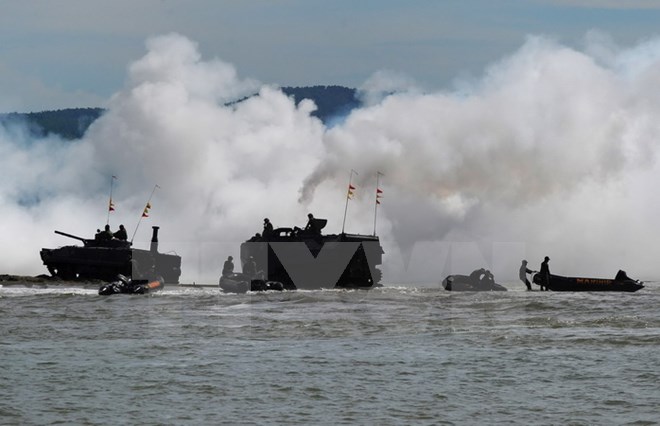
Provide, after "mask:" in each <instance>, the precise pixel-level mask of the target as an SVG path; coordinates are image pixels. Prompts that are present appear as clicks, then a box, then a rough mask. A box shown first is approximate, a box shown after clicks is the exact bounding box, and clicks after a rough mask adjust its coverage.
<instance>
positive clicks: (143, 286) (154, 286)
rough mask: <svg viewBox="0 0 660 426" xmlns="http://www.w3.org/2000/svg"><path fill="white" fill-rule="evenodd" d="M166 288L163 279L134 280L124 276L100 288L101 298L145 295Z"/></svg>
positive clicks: (119, 276)
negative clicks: (119, 295)
mask: <svg viewBox="0 0 660 426" xmlns="http://www.w3.org/2000/svg"><path fill="white" fill-rule="evenodd" d="M163 287H165V281H164V280H163V278H162V277H157V278H154V279H150V280H132V279H130V278H127V277H125V276H124V275H121V274H120V275H117V279H116V280H115V281H112V282H110V283H107V284H104V285H102V286H101V288H99V294H100V295H101V296H109V295H111V294H145V293H149V292H152V291H157V290H162V289H163Z"/></svg>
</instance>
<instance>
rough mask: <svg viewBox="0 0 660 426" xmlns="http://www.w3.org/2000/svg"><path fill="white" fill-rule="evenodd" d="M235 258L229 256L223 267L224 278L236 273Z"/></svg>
mask: <svg viewBox="0 0 660 426" xmlns="http://www.w3.org/2000/svg"><path fill="white" fill-rule="evenodd" d="M233 260H234V258H233V257H231V256H227V260H225V263H224V264H223V265H222V276H223V277H229V276H230V275H232V274H233V273H234V262H233Z"/></svg>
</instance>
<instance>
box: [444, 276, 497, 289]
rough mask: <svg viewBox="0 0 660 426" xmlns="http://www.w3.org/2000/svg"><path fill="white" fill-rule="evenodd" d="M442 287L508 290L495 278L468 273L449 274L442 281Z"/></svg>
mask: <svg viewBox="0 0 660 426" xmlns="http://www.w3.org/2000/svg"><path fill="white" fill-rule="evenodd" d="M442 287H444V289H445V290H447V291H506V288H505V287H504V286H502V285H500V284H497V283H496V282H495V281H493V280H489V279H486V278H482V279H478V278H474V277H472V276H468V275H449V276H448V277H447V278H445V279H444V280H443V281H442Z"/></svg>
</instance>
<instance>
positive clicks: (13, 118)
mask: <svg viewBox="0 0 660 426" xmlns="http://www.w3.org/2000/svg"><path fill="white" fill-rule="evenodd" d="M282 91H283V92H284V93H286V94H287V96H291V97H293V99H294V100H295V101H296V104H297V103H299V102H300V101H301V100H303V99H311V100H313V101H314V103H315V104H316V106H317V110H316V111H314V113H313V115H314V116H316V117H318V118H319V119H321V120H322V121H323V122H324V123H328V122H329V121H330V120H332V119H333V118H334V117H337V116H340V115H344V114H347V113H349V112H350V111H351V110H352V109H353V108H356V107H358V106H359V105H360V102H359V101H358V99H357V98H356V90H355V89H351V88H348V87H343V86H311V87H283V88H282ZM103 111H104V110H103V109H102V108H70V109H60V110H57V111H42V112H30V113H9V114H0V125H2V124H7V123H13V122H21V123H25V124H26V125H27V126H28V128H29V129H30V132H31V133H33V134H34V135H36V136H45V135H48V134H55V135H58V136H60V137H62V138H64V139H79V138H81V137H82V136H83V134H84V133H85V131H86V130H87V128H88V127H89V126H90V124H92V123H93V122H94V120H96V119H97V118H99V116H100V115H101V114H103Z"/></svg>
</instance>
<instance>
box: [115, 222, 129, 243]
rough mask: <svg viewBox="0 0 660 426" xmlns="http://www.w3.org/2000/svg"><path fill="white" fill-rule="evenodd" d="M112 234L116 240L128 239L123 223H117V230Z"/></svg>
mask: <svg viewBox="0 0 660 426" xmlns="http://www.w3.org/2000/svg"><path fill="white" fill-rule="evenodd" d="M112 236H113V237H115V238H116V239H118V240H122V241H126V240H128V234H127V233H126V228H124V225H119V230H118V231H117V232H115V233H114V234H112Z"/></svg>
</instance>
